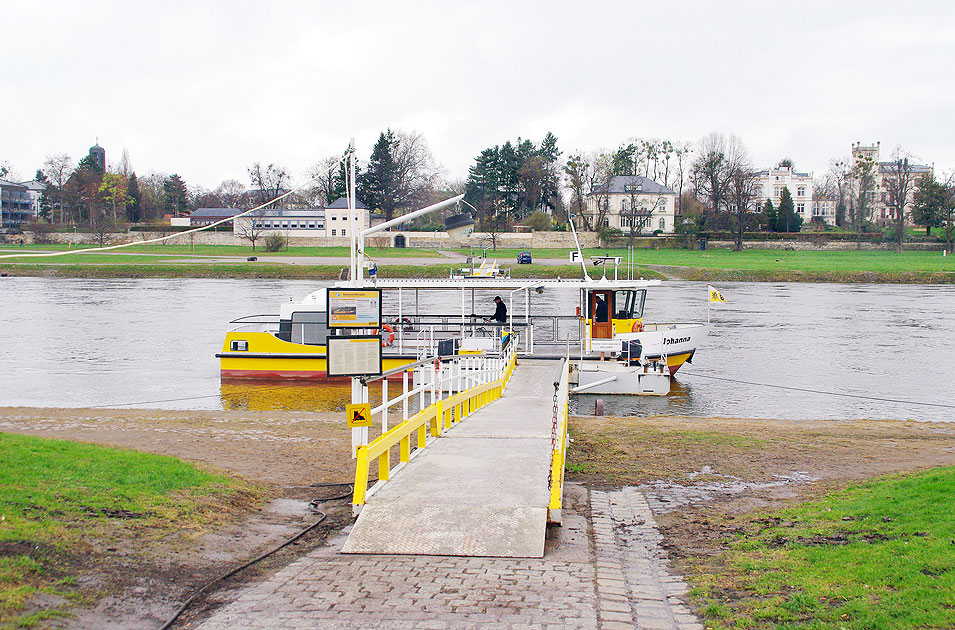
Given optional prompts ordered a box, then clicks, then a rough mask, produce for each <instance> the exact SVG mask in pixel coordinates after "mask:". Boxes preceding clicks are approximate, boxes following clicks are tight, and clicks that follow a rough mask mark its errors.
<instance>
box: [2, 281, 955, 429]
mask: <svg viewBox="0 0 955 630" xmlns="http://www.w3.org/2000/svg"><path fill="white" fill-rule="evenodd" d="M321 286H325V283H321V282H308V281H282V280H208V279H177V280H166V279H149V280H71V279H46V278H0V305H2V310H0V344H2V348H3V350H4V351H3V353H2V354H0V374H2V381H0V382H2V385H0V405H2V406H37V407H129V408H137V407H139V408H165V409H260V410H263V411H264V410H269V409H292V410H329V409H337V408H339V407H340V406H341V405H342V404H344V402H345V398H346V397H347V395H348V393H347V387H334V386H332V387H329V386H327V385H320V384H306V385H296V384H288V385H273V384H267V385H263V384H261V383H257V384H253V385H245V384H221V383H220V381H219V367H218V360H217V359H216V358H215V353H216V352H218V351H219V350H220V348H221V344H222V337H223V333H224V332H225V330H226V329H227V328H228V322H229V321H230V320H232V319H234V318H237V317H240V316H243V315H251V314H265V313H276V312H278V304H279V303H280V302H284V301H288V300H289V299H295V300H298V299H300V298H302V297H303V296H304V295H305V294H307V293H309V292H310V291H312V290H314V289H316V288H318V287H321ZM719 289H720V290H721V292H722V293H723V295H724V296H725V297H726V299H727V300H728V301H727V303H725V304H715V305H713V306H712V308H711V310H710V317H711V321H712V324H713V329H712V332H711V334H710V336H709V338H708V339H707V340H706V341H705V342H704V344H703V345H702V346H701V347H700V349H699V350H698V352H697V355H696V358H695V359H694V362H693V364H692V365H685V366H684V367H683V368H682V369H681V370H680V372H679V373H678V374H677V378H676V381H675V382H674V385H673V391H672V392H671V394H670V395H669V396H667V397H665V398H650V397H613V396H599V398H602V399H603V400H604V401H605V406H606V409H607V411H608V413H616V414H621V415H639V416H648V415H655V414H673V415H684V416H732V417H747V418H794V419H813V418H832V419H852V418H886V419H906V418H907V419H913V420H939V421H950V420H953V419H955V409H953V407H952V405H953V404H955V402H953V398H955V396H953V394H955V287H953V286H950V285H948V286H932V285H930V286H925V285H840V284H800V283H776V284H770V283H723V284H720V285H719ZM568 298H570V299H572V300H573V303H576V298H575V297H572V296H568V295H548V294H547V293H546V292H545V294H544V295H543V296H540V297H539V298H536V299H535V306H536V308H539V309H545V310H546V309H549V308H556V305H557V304H558V303H562V304H566V303H567V300H568ZM427 301H428V298H423V302H427ZM481 302H482V303H479V305H478V306H477V307H476V309H475V310H478V312H483V311H485V310H487V311H488V312H491V311H493V305H492V304H490V303H487V304H483V302H484V300H483V299H482V300H481ZM424 306H425V307H428V306H429V304H424ZM431 306H434V310H432V311H431V312H435V311H436V310H441V309H439V308H437V305H431ZM444 310H445V311H446V310H447V309H446V308H445V309H444ZM515 310H519V311H522V310H523V309H522V308H520V309H518V308H517V307H515ZM564 310H565V311H566V307H564ZM706 316H707V302H706V288H705V285H704V284H701V283H693V282H665V283H663V285H662V286H660V287H659V288H654V289H651V291H650V293H649V295H648V298H647V307H646V313H645V317H646V319H647V321H651V322H652V321H660V320H662V321H705V320H706ZM596 398H598V396H587V395H581V396H578V397H575V399H574V400H573V401H572V408H573V411H576V412H580V413H590V412H592V410H593V408H594V400H595V399H596ZM893 401H903V402H893Z"/></svg>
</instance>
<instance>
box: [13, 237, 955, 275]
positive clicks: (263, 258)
mask: <svg viewBox="0 0 955 630" xmlns="http://www.w3.org/2000/svg"><path fill="white" fill-rule="evenodd" d="M40 249H46V250H53V249H62V247H53V246H40ZM122 251H123V252H124V253H122V254H120V253H102V254H77V255H75V256H72V255H71V256H64V257H57V258H49V259H30V258H13V259H4V260H0V273H6V274H8V275H51V276H64V277H100V278H112V277H133V278H139V277H196V278H233V277H235V278H320V279H333V278H338V277H339V274H340V272H341V269H342V267H343V266H345V265H344V264H335V265H318V264H316V265H297V264H296V265H290V264H282V263H271V262H269V258H270V257H272V256H297V257H306V258H307V257H314V258H319V257H328V256H337V257H341V258H343V259H344V258H345V257H347V255H348V251H347V249H346V248H344V247H325V248H317V247H312V248H307V247H297V248H296V247H293V248H290V249H289V250H288V251H282V252H277V253H275V254H268V253H263V252H254V254H255V255H256V256H257V257H259V261H258V262H255V263H249V262H247V261H245V260H243V259H241V258H239V259H237V260H235V261H234V262H228V263H224V262H221V261H215V260H214V259H212V258H210V260H209V262H195V259H196V258H197V257H200V256H208V257H215V256H242V257H246V256H248V255H250V254H252V253H253V252H251V250H250V249H248V248H243V247H231V246H212V245H205V246H197V247H196V250H195V251H192V250H190V249H189V246H187V245H167V246H152V247H147V246H136V247H134V248H131V249H129V250H122ZM531 251H532V253H533V255H534V257H535V259H536V260H540V259H559V260H567V254H568V252H569V251H570V250H568V249H539V250H531ZM368 253H369V255H370V256H371V257H372V258H379V259H380V258H390V257H396V256H397V257H419V258H420V257H426V258H427V257H430V258H434V264H429V265H422V266H412V265H380V266H379V271H380V273H381V275H382V276H389V275H390V276H393V277H402V278H406V277H419V278H440V277H444V276H446V275H447V274H448V273H449V271H450V270H451V268H452V267H456V266H457V267H460V266H461V265H460V263H457V264H456V263H453V262H451V261H447V260H445V259H441V258H440V257H439V255H438V254H437V252H435V251H433V250H427V249H393V248H377V249H369V250H368ZM462 253H464V254H467V253H468V251H467V250H463V251H462ZM517 253H518V250H516V249H514V250H511V249H507V250H505V249H500V250H498V251H497V252H488V255H489V257H490V258H493V259H495V260H497V261H499V263H501V264H502V265H503V266H507V267H510V268H511V273H512V275H513V276H514V277H520V278H525V277H533V278H554V277H557V276H560V277H562V278H568V277H574V278H578V277H580V269H579V266H577V265H572V264H570V263H569V261H568V262H567V264H563V265H559V266H549V265H539V264H534V265H517V264H516V261H515V258H516V256H517ZM584 255H585V256H592V255H609V256H620V257H621V258H623V259H624V260H625V259H626V256H627V252H626V251H625V250H620V249H587V250H585V251H584ZM180 260H187V261H188V262H179V261H180ZM635 263H636V264H637V265H638V266H639V270H638V272H637V273H638V275H642V276H643V277H646V278H652V277H664V276H666V277H674V278H682V279H686V280H700V281H709V282H725V281H756V282H846V283H906V284H945V283H953V282H955V259H953V260H951V261H950V263H949V264H948V265H947V269H946V270H945V271H943V270H942V257H941V255H940V254H939V252H922V251H909V252H904V253H902V254H897V253H895V252H891V251H785V250H745V251H742V252H733V251H729V250H714V249H710V250H705V251H699V250H684V249H641V250H636V252H635ZM651 268H652V269H658V270H660V272H662V274H663V275H659V274H651V273H649V272H648V271H647V270H648V269H651Z"/></svg>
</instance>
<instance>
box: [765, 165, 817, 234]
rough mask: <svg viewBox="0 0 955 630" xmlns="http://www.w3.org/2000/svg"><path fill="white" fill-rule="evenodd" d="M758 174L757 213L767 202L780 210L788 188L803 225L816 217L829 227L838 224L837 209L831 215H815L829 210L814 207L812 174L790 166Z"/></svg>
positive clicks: (777, 167)
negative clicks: (798, 170) (770, 202)
mask: <svg viewBox="0 0 955 630" xmlns="http://www.w3.org/2000/svg"><path fill="white" fill-rule="evenodd" d="M757 174H758V176H759V183H758V184H757V186H758V193H757V195H758V196H757V197H756V201H755V209H756V210H757V211H758V210H759V209H760V208H761V207H762V206H763V204H765V203H766V200H769V201H772V202H773V206H775V207H776V208H778V207H779V204H780V202H781V201H782V194H783V189H784V188H788V189H789V194H790V195H791V196H792V198H793V206H794V207H795V210H796V214H798V215H799V216H800V217H802V220H803V225H809V222H810V221H811V220H812V218H813V217H814V216H818V217H820V218H821V219H822V220H823V221H825V222H826V223H827V224H828V225H835V224H836V212H835V208H832V213H831V214H819V215H816V214H815V212H816V211H817V210H818V211H819V212H820V213H821V212H823V211H824V210H828V209H829V208H828V206H825V205H819V206H816V205H813V199H812V173H799V172H797V171H794V170H793V169H792V167H790V166H776V167H774V168H767V169H764V170H762V171H759V172H758V173H757ZM817 220H819V219H817Z"/></svg>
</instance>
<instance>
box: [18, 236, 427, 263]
mask: <svg viewBox="0 0 955 630" xmlns="http://www.w3.org/2000/svg"><path fill="white" fill-rule="evenodd" d="M185 238H188V237H185ZM256 242H257V243H258V245H257V246H256V249H255V250H253V249H252V246H251V245H188V244H186V245H177V244H170V243H167V244H165V245H164V244H162V243H155V244H151V245H130V246H128V247H123V248H122V249H115V250H111V252H112V253H110V252H104V253H103V254H102V255H105V256H109V255H115V254H142V255H144V256H147V257H149V256H183V257H187V258H189V257H192V258H194V257H196V256H239V257H243V256H245V257H247V256H263V257H270V256H306V257H308V256H314V257H340V258H348V255H349V251H348V248H347V247H298V246H293V247H289V248H288V249H282V250H281V251H278V252H267V251H265V248H264V244H265V239H263V240H262V242H258V241H256ZM108 245H109V243H107V246H108ZM96 247H99V243H83V244H76V245H73V246H72V247H67V246H66V245H64V244H59V243H57V244H51V245H24V246H23V247H20V246H18V245H10V244H9V243H8V244H0V250H3V251H0V254H4V255H7V254H11V253H15V252H16V251H19V250H21V249H22V250H23V251H24V252H61V251H73V250H78V249H92V248H96ZM365 251H366V252H367V253H368V255H369V256H371V257H372V258H381V257H387V258H440V257H441V254H439V253H438V252H436V251H435V250H433V249H419V248H414V249H408V248H404V249H395V248H393V247H366V248H365ZM85 255H87V254H79V256H85Z"/></svg>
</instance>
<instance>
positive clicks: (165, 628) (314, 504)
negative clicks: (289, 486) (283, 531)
mask: <svg viewBox="0 0 955 630" xmlns="http://www.w3.org/2000/svg"><path fill="white" fill-rule="evenodd" d="M344 486H348V487H349V488H350V489H349V491H348V492H346V493H344V494H340V495H336V496H333V497H323V498H320V499H312V500H311V501H309V503H308V508H309V511H310V512H312V513H313V514H317V515H318V516H319V518H318V520H317V521H315V522H314V523H312V524H311V525H309V526H308V527H306V528H305V529H303V530H302V531H300V532H299V533H297V534H295V535H294V536H292V537H291V538H289V539H288V540H286V541H285V542H283V543H282V544H280V545H278V546H277V547H275V548H273V549H270V550H268V551H266V552H265V553H263V554H261V555H259V556H257V557H256V558H253V559H252V560H249V561H248V562H246V563H245V564H242V565H240V566H238V567H235V568H234V569H232V570H230V571H227V572H226V573H223V574H222V575H220V576H218V577H216V578H214V579H212V580H210V581H209V582H207V583H206V584H205V585H204V586H202V588H200V589H199V590H198V591H196V592H195V593H193V594H192V596H190V597H189V599H187V600H186V601H185V602H184V603H183V605H182V606H180V607H179V609H178V610H177V611H176V612H175V613H174V614H173V616H172V617H170V618H169V620H168V621H166V623H164V624H163V625H162V627H161V628H160V629H159V630H169V628H171V627H172V624H174V623H175V622H176V620H177V619H179V617H180V616H182V613H184V612H186V610H188V609H189V606H191V605H192V603H193V602H195V601H196V600H197V599H198V598H199V597H200V596H201V595H203V594H204V593H205V592H206V591H208V590H209V589H210V588H211V587H212V586H214V585H216V584H218V583H219V582H222V581H224V580H227V579H229V578H230V577H232V576H233V575H235V574H236V573H238V572H240V571H242V570H244V569H247V568H249V567H251V566H252V565H253V564H255V563H256V562H259V561H260V560H264V559H265V558H268V557H269V556H271V555H272V554H274V553H275V552H277V551H279V550H281V549H284V548H285V547H288V546H289V545H291V544H292V543H294V542H295V541H296V540H298V539H299V538H301V537H302V536H304V535H305V534H307V533H309V532H310V531H312V530H313V529H315V528H316V527H318V526H319V525H321V524H322V523H323V522H325V519H326V518H328V515H327V514H325V512H322V511H321V510H319V509H318V506H319V505H321V504H322V503H326V502H328V501H337V500H339V499H345V498H348V497H350V496H352V492H353V487H354V484H352V483H313V484H310V485H308V486H305V487H308V488H336V487H344Z"/></svg>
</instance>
